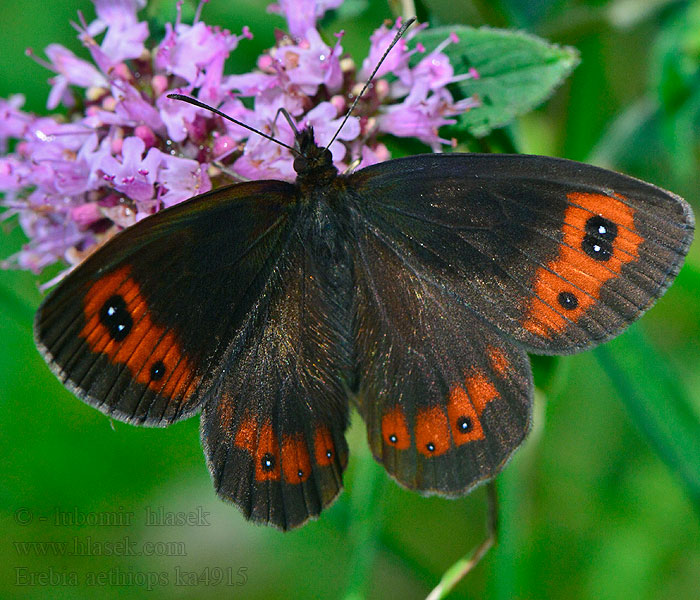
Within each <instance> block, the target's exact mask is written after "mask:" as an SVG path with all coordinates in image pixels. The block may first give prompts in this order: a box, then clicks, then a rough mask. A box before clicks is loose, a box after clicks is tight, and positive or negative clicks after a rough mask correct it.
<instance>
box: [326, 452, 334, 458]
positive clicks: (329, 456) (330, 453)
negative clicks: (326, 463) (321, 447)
mask: <svg viewBox="0 0 700 600" xmlns="http://www.w3.org/2000/svg"><path fill="white" fill-rule="evenodd" d="M326 458H333V452H332V451H331V450H326Z"/></svg>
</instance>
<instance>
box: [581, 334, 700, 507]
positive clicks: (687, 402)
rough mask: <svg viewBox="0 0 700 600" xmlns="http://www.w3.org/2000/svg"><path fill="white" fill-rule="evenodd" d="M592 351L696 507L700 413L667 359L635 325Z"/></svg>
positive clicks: (698, 499)
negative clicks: (699, 413) (683, 485)
mask: <svg viewBox="0 0 700 600" xmlns="http://www.w3.org/2000/svg"><path fill="white" fill-rule="evenodd" d="M594 354H595V356H596V358H597V359H598V361H599V362H600V364H601V366H602V367H603V370H604V371H605V372H606V373H607V375H608V377H610V379H611V380H612V382H613V384H614V385H615V386H616V387H617V389H618V391H619V393H620V397H621V398H622V400H623V402H625V404H626V405H627V409H628V411H629V413H630V415H631V416H632V418H633V419H634V421H635V422H636V424H637V426H638V427H639V428H640V430H641V431H642V432H643V433H644V435H645V436H646V437H647V439H648V440H649V442H650V443H651V444H652V446H653V447H654V449H655V450H656V451H657V452H658V454H659V456H661V458H662V459H663V460H664V462H666V464H667V465H668V466H669V467H670V468H671V469H672V470H673V471H674V472H675V473H676V474H677V475H678V476H679V477H680V478H681V480H682V481H683V483H684V484H685V486H686V489H687V491H688V493H689V495H690V497H691V498H692V500H693V503H694V504H695V507H696V509H697V510H699V511H700V416H699V415H698V413H697V411H696V409H695V407H694V406H693V402H692V401H691V399H690V398H689V397H688V395H687V394H686V392H685V389H684V388H683V386H682V385H681V384H679V380H678V377H677V375H676V374H675V373H673V370H672V368H671V366H670V365H669V364H668V361H666V360H665V359H664V357H663V356H661V355H660V354H659V353H658V352H657V351H656V349H655V348H654V347H653V346H652V345H651V344H650V343H649V342H648V340H647V339H646V337H645V336H644V334H643V332H642V331H641V329H640V327H639V325H636V326H634V327H632V328H630V330H629V331H628V332H627V333H626V334H625V335H623V336H620V337H619V338H617V339H615V340H613V341H612V342H609V343H608V344H606V345H605V346H601V347H600V348H596V349H595V350H594Z"/></svg>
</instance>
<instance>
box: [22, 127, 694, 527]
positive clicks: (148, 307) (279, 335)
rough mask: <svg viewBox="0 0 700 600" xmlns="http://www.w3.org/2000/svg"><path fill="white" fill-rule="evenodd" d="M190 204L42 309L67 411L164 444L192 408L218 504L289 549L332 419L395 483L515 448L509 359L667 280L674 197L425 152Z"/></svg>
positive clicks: (325, 468) (571, 342) (645, 297)
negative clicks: (97, 415) (284, 533)
mask: <svg viewBox="0 0 700 600" xmlns="http://www.w3.org/2000/svg"><path fill="white" fill-rule="evenodd" d="M296 143H297V146H298V153H299V156H298V158H297V159H296V161H295V170H296V171H297V174H298V176H297V180H296V183H293V184H292V183H287V182H282V181H256V182H250V183H241V184H237V185H232V186H230V187H226V188H222V189H218V190H216V191H213V192H210V193H208V194H203V195H201V196H198V197H196V198H193V199H192V200H189V201H187V202H185V203H183V204H180V205H177V206H175V207H173V208H170V209H167V210H164V211H162V212H160V213H158V214H156V215H154V216H152V217H149V218H147V219H145V220H144V221H142V222H140V223H138V224H136V225H134V226H133V227H131V228H129V229H127V230H126V231H124V232H122V233H121V234H119V235H117V236H116V237H114V238H113V239H112V240H110V241H109V242H108V243H107V244H106V245H105V246H104V247H103V248H101V249H100V250H98V251H97V252H95V253H94V254H93V255H92V256H90V257H89V258H88V259H87V260H86V261H85V262H84V263H83V264H81V265H80V266H79V267H78V268H77V269H75V270H74V271H73V272H72V273H71V274H70V275H69V276H68V277H67V278H66V279H65V280H64V281H63V282H62V283H61V284H60V285H59V286H58V287H57V288H56V289H55V290H53V292H52V293H51V294H50V295H49V296H48V297H47V298H46V300H45V301H44V303H43V304H42V306H41V307H40V309H39V311H38V313H37V316H36V323H35V333H36V341H37V345H38V347H39V348H40V350H41V352H42V354H43V355H44V357H45V358H46V360H47V362H48V363H49V365H50V366H51V368H52V369H53V371H54V372H55V373H56V374H57V375H58V377H59V378H60V379H61V381H63V382H64V383H65V385H66V386H67V387H68V388H69V389H71V390H72V391H73V392H74V393H75V394H76V395H77V396H78V397H80V398H81V399H83V400H85V401H86V402H88V403H89V404H91V405H93V406H95V407H97V408H99V409H100V410H101V411H103V412H104V413H105V414H108V415H110V416H112V417H114V418H116V419H119V420H122V421H126V422H129V423H133V424H137V425H149V426H166V425H169V424H170V423H173V422H175V421H178V420H180V419H184V418H187V417H189V416H192V415H193V414H195V413H197V412H199V411H200V410H201V411H202V423H201V435H202V444H203V446H204V450H205V453H206V457H207V463H208V465H209V469H210V471H211V474H212V478H213V480H214V485H215V487H216V490H217V493H218V494H219V495H220V496H221V497H222V498H224V499H227V500H231V501H233V502H235V503H236V504H237V505H238V507H239V508H240V509H241V510H242V511H243V513H244V515H245V516H246V517H247V518H249V519H252V520H254V521H258V522H262V523H267V524H270V525H274V526H276V527H279V528H281V529H289V528H293V527H296V526H298V525H301V524H302V523H304V522H305V521H306V520H307V519H309V518H310V517H314V516H316V515H318V514H319V513H320V511H321V510H322V509H323V508H324V507H325V506H327V505H328V504H329V503H330V502H332V501H333V499H334V498H335V497H336V496H337V495H338V493H339V492H340V489H341V487H342V474H343V470H344V469H345V467H346V465H347V460H348V448H347V444H346V442H345V437H344V434H345V429H346V427H347V424H348V410H349V405H350V402H351V401H352V402H354V403H355V405H356V406H357V408H358V410H359V412H360V414H361V415H362V417H363V418H364V420H365V422H366V424H367V432H368V438H369V443H370V446H371V448H372V452H373V454H374V456H375V457H376V459H377V460H378V461H379V462H380V463H381V464H382V465H384V467H385V468H386V470H387V472H388V473H389V474H390V475H391V476H392V477H394V478H395V479H396V480H397V481H398V482H399V483H401V484H402V485H404V486H406V487H408V488H411V489H415V490H418V491H421V492H423V493H435V494H440V495H444V496H456V495H461V494H464V493H466V492H467V491H469V490H470V489H471V488H473V487H474V486H475V485H477V484H478V483H479V482H482V481H485V480H488V479H491V478H493V477H494V476H495V475H496V474H497V473H498V472H499V471H500V469H501V468H502V467H503V465H504V464H505V462H506V461H507V460H508V458H509V457H510V456H511V454H512V453H513V451H514V450H515V449H516V448H517V447H518V446H519V445H520V443H521V442H522V440H523V438H524V437H525V435H526V434H527V432H528V429H529V426H530V420H531V406H532V394H533V384H532V374H531V369H530V365H529V362H528V357H527V354H526V353H527V352H533V353H539V354H566V353H571V352H578V351H581V350H584V349H587V348H591V347H593V346H595V345H596V344H599V343H601V342H604V341H605V340H608V339H610V338H611V337H613V336H614V335H616V334H618V333H619V332H620V331H621V330H622V329H624V328H625V327H626V326H627V325H628V324H630V323H631V322H632V321H634V320H635V319H637V318H638V317H639V316H640V315H641V314H642V313H643V312H644V311H645V310H646V309H647V308H649V307H650V306H651V304H652V303H653V302H654V301H655V300H656V299H657V298H659V297H660V296H661V295H662V294H663V293H664V291H665V290H666V288H667V287H668V286H669V284H670V282H671V281H672V280H673V278H674V277H675V275H676V274H677V273H678V270H679V269H680V266H681V263H682V261H683V257H684V256H685V254H686V252H687V249H688V246H689V244H690V242H691V240H692V236H693V214H692V212H691V210H690V207H689V206H688V204H687V203H686V202H684V201H683V200H682V199H681V198H679V197H678V196H676V195H674V194H672V193H670V192H667V191H664V190H662V189H660V188H658V187H655V186H653V185H650V184H648V183H644V182H642V181H639V180H636V179H633V178H631V177H627V176H625V175H620V174H617V173H613V172H611V171H607V170H604V169H600V168H596V167H593V166H589V165H585V164H579V163H575V162H572V161H567V160H560V159H555V158H546V157H542V156H521V155H481V154H443V155H420V156H412V157H408V158H401V159H397V160H391V161H388V162H385V163H381V164H376V165H373V166H370V167H368V168H365V169H361V170H359V171H357V172H355V173H352V174H349V175H339V174H338V173H337V171H336V169H335V167H334V166H333V164H332V162H331V156H330V153H329V152H328V150H326V149H323V148H319V147H318V146H317V145H316V143H315V142H314V138H313V131H312V130H311V129H306V130H303V131H301V132H300V133H299V134H298V136H297V142H296Z"/></svg>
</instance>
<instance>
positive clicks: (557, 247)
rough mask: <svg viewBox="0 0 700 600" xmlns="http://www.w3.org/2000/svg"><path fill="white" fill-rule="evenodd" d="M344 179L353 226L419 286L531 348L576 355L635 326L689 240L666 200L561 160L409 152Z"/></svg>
mask: <svg viewBox="0 0 700 600" xmlns="http://www.w3.org/2000/svg"><path fill="white" fill-rule="evenodd" d="M349 180H350V182H351V186H352V188H353V189H354V190H356V191H357V193H358V198H359V200H358V210H359V211H360V213H361V214H362V218H363V219H364V220H365V221H366V222H367V223H368V226H370V227H372V228H374V229H375V230H377V231H381V232H382V233H383V235H384V236H385V238H386V239H387V243H389V244H390V245H391V246H392V247H393V248H394V249H395V250H396V251H397V252H399V253H400V254H402V255H403V256H405V257H408V258H407V260H408V261H409V262H410V263H411V265H412V266H413V268H414V269H415V270H416V272H417V275H418V277H419V278H420V279H421V280H422V281H425V282H432V284H433V285H438V286H444V287H445V289H446V290H448V291H449V292H450V293H452V294H453V295H454V296H455V297H457V298H459V299H460V300H461V301H462V302H463V303H464V304H465V305H467V306H469V307H470V308H471V309H472V310H473V311H475V312H476V313H477V314H479V315H480V316H481V317H483V318H484V319H485V320H487V321H488V322H490V323H491V324H492V325H494V326H495V327H496V328H497V329H498V331H499V332H501V333H502V334H504V335H506V336H508V337H510V338H511V339H513V340H515V341H517V342H518V343H520V344H522V345H523V346H524V347H525V348H526V349H528V350H530V351H533V352H540V353H567V352H572V351H577V350H581V349H583V348H586V347H590V346H592V345H595V344H598V343H600V342H602V341H604V340H606V339H609V338H610V337H612V336H613V335H615V334H616V333H617V332H619V331H620V330H621V328H623V327H625V326H626V325H628V324H629V323H630V322H632V321H634V320H635V319H637V318H638V317H639V316H640V315H641V314H642V312H643V311H644V310H646V309H647V308H648V307H649V306H650V305H651V304H652V303H653V301H654V300H656V299H657V298H658V297H659V296H661V295H662V294H663V292H664V291H665V290H666V288H667V287H668V285H669V283H670V281H672V279H673V278H674V277H675V275H676V274H677V272H678V270H679V269H680V266H681V264H682V261H683V258H684V256H685V254H686V252H687V250H688V246H689V245H690V242H691V240H692V235H693V214H692V212H691V210H690V207H689V206H688V204H687V203H685V202H684V201H683V200H682V199H681V198H679V197H678V196H676V195H674V194H671V193H670V192H667V191H665V190H662V189H660V188H657V187H655V186H653V185H650V184H647V183H644V182H641V181H639V180H636V179H633V178H631V177H627V176H624V175H620V174H618V173H613V172H611V171H606V170H604V169H599V168H596V167H593V166H590V165H585V164H581V163H576V162H572V161H566V160H561V159H553V158H546V157H541V156H519V155H513V156H507V155H478V154H476V155H474V154H452V155H440V156H438V155H424V156H413V157H408V158H405V159H398V160H395V161H391V162H388V163H381V164H377V165H373V166H371V167H368V168H366V169H363V170H361V171H358V172H357V173H355V174H353V175H351V176H350V177H349Z"/></svg>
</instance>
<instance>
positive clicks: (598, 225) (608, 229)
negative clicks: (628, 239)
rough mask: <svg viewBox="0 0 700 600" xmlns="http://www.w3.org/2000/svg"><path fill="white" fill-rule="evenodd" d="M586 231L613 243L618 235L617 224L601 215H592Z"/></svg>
mask: <svg viewBox="0 0 700 600" xmlns="http://www.w3.org/2000/svg"><path fill="white" fill-rule="evenodd" d="M586 233H588V234H590V235H592V236H595V237H597V238H599V239H601V240H606V241H608V242H611V243H612V242H614V241H615V238H616V237H617V225H616V224H615V223H613V222H612V221H610V220H609V219H606V218H604V217H601V216H595V217H591V218H590V219H588V221H586Z"/></svg>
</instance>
